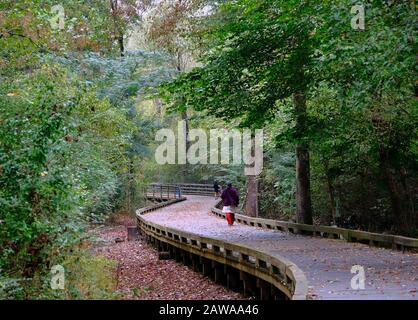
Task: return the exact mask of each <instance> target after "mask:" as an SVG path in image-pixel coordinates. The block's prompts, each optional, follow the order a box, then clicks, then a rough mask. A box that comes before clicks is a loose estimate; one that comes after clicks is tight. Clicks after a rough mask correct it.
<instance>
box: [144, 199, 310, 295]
mask: <svg viewBox="0 0 418 320" xmlns="http://www.w3.org/2000/svg"><path fill="white" fill-rule="evenodd" d="M164 205H169V204H159V205H158V207H155V208H154V209H152V208H150V207H149V208H148V209H147V210H146V211H144V210H138V211H137V221H138V228H139V230H140V231H141V232H142V233H144V234H146V235H147V236H149V237H153V238H155V239H158V240H160V241H163V242H166V243H168V244H170V245H173V246H175V247H178V248H180V249H182V250H185V251H188V252H191V253H193V254H196V255H199V256H202V257H205V258H208V259H210V260H214V261H217V262H220V263H223V264H226V265H229V266H231V267H234V268H236V269H238V270H241V271H244V272H247V273H249V274H252V275H253V276H255V277H257V278H260V279H262V280H264V281H267V282H269V283H270V284H272V285H273V286H275V287H276V288H277V289H278V290H280V291H281V292H283V293H284V294H285V295H286V296H287V297H288V298H289V299H292V300H306V299H307V296H308V283H307V280H306V277H305V274H304V273H303V272H302V271H301V270H300V269H299V268H298V266H296V264H294V263H293V262H291V261H289V260H288V259H286V258H284V257H282V256H279V255H276V254H275V255H274V256H273V255H271V254H270V253H268V252H264V251H260V250H258V249H257V250H256V249H253V248H251V247H248V246H244V245H242V244H236V243H231V242H227V241H224V240H220V239H215V238H210V237H202V236H199V235H197V234H194V233H190V232H185V231H182V230H178V229H174V228H169V227H165V226H161V225H158V224H156V223H152V222H149V221H147V220H146V219H144V217H143V216H142V215H143V214H144V213H146V212H149V211H151V210H155V209H158V208H161V207H162V206H164Z"/></svg>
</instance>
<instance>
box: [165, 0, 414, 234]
mask: <svg viewBox="0 0 418 320" xmlns="http://www.w3.org/2000/svg"><path fill="white" fill-rule="evenodd" d="M354 4H357V3H356V2H355V1H350V0H339V1H332V2H331V1H325V2H322V3H318V2H316V1H280V0H271V1H270V0H265V1H253V0H241V1H234V2H230V1H227V2H225V3H222V4H221V5H219V7H218V8H217V9H216V10H214V13H213V14H212V15H211V16H210V17H209V18H208V22H207V24H206V29H204V31H202V32H200V33H198V36H200V37H201V39H203V40H202V42H203V45H202V46H203V47H204V48H205V49H206V52H204V53H203V54H202V55H201V57H200V58H201V62H202V65H201V66H200V67H198V68H195V69H194V70H192V71H191V72H188V73H184V74H182V75H180V76H179V77H178V78H176V80H174V81H171V82H170V83H165V84H163V85H162V86H161V96H162V97H163V98H164V99H165V100H166V101H167V102H168V103H170V104H171V107H172V108H173V109H175V110H180V111H183V110H187V109H189V108H193V109H195V110H198V111H204V112H205V113H206V114H211V115H215V116H216V117H219V118H221V119H223V120H225V121H228V122H234V121H235V122H236V121H238V123H237V124H238V125H241V126H249V127H252V128H254V127H261V126H264V128H265V131H268V132H267V136H268V138H267V143H266V145H267V149H268V150H267V152H266V154H265V156H266V157H265V158H266V162H267V163H265V171H264V173H263V175H262V177H261V185H262V186H263V187H262V189H261V192H262V196H261V197H260V198H261V199H262V200H261V204H260V208H261V209H262V211H263V212H262V214H266V215H269V216H271V215H272V212H274V211H279V215H281V216H284V217H291V215H292V213H293V212H294V201H293V199H294V192H295V188H294V187H293V186H294V184H293V183H294V181H295V180H294V179H295V177H294V170H295V167H294V166H293V165H291V163H289V162H288V161H285V160H284V159H285V158H288V152H289V150H290V148H291V146H292V145H294V144H295V143H301V142H302V143H304V144H305V145H307V146H309V149H310V154H311V164H310V169H311V186H312V199H313V207H314V208H313V209H314V213H315V215H316V221H320V222H322V223H332V222H338V223H340V224H343V225H345V224H346V226H348V227H353V228H362V229H366V230H373V231H383V230H386V231H389V232H397V233H402V234H409V235H411V234H413V232H414V230H415V227H414V226H416V224H417V223H418V221H417V218H418V217H417V214H416V206H417V204H418V197H417V194H418V192H417V170H416V160H417V148H416V144H417V129H416V128H417V127H418V126H417V124H418V121H417V119H418V118H417V108H416V83H415V75H416V49H417V45H416V34H417V25H418V24H417V23H416V22H417V21H416V12H415V11H416V8H415V6H414V4H413V3H412V2H411V1H398V2H393V3H386V2H375V1H373V2H371V1H370V2H366V3H365V9H366V10H365V11H366V30H365V31H356V30H353V29H352V28H351V23H350V22H351V19H352V18H353V16H354V15H353V14H352V13H351V12H350V10H351V7H352V6H353V5H354ZM294 93H304V94H305V95H306V98H307V109H306V113H305V114H301V113H298V112H297V110H295V108H294V107H293V105H292V103H291V101H290V97H291V96H292V94H294ZM295 111H296V112H295ZM298 123H299V125H298ZM301 123H302V124H303V126H300V124H301ZM272 190H273V192H272ZM339 214H341V216H339ZM337 220H338V221H337ZM354 220H357V222H353V221H354ZM347 221H348V222H347Z"/></svg>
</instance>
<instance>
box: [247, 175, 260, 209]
mask: <svg viewBox="0 0 418 320" xmlns="http://www.w3.org/2000/svg"><path fill="white" fill-rule="evenodd" d="M245 213H246V214H247V215H248V216H250V217H258V180H257V176H247V197H246V200H245Z"/></svg>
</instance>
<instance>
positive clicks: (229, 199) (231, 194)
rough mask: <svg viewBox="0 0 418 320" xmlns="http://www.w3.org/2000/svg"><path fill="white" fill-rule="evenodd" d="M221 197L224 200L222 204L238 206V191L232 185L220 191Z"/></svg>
mask: <svg viewBox="0 0 418 320" xmlns="http://www.w3.org/2000/svg"><path fill="white" fill-rule="evenodd" d="M221 198H222V200H223V202H224V206H238V203H239V194H238V191H237V190H235V189H234V188H232V187H228V188H226V189H225V190H224V191H222V195H221Z"/></svg>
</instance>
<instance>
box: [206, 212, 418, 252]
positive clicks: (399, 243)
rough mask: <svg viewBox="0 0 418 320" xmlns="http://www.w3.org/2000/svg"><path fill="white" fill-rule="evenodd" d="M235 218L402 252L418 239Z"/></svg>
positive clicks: (261, 225)
mask: <svg viewBox="0 0 418 320" xmlns="http://www.w3.org/2000/svg"><path fill="white" fill-rule="evenodd" d="M217 207H219V204H218V205H217V206H216V207H215V208H212V213H214V214H215V215H217V216H219V217H221V218H224V219H225V218H226V214H225V213H223V212H222V210H220V209H219V208H217ZM235 218H236V220H237V222H238V223H242V224H246V225H249V226H254V227H259V228H263V229H269V230H280V231H285V232H290V233H295V234H303V235H311V236H317V237H323V238H332V239H340V240H346V241H349V242H360V243H364V244H368V245H372V246H379V247H386V248H392V249H397V250H403V251H404V250H405V249H414V250H416V249H418V239H416V238H408V237H403V236H396V235H390V234H380V233H373V232H367V231H360V230H351V229H345V228H338V227H331V226H321V225H308V224H301V223H293V222H286V221H278V220H271V219H263V218H254V217H249V216H246V215H242V214H236V215H235Z"/></svg>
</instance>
